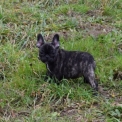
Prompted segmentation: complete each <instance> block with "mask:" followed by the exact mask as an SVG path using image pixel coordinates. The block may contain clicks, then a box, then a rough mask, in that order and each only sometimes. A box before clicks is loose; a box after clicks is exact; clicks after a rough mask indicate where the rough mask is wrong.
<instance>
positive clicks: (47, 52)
mask: <svg viewBox="0 0 122 122" xmlns="http://www.w3.org/2000/svg"><path fill="white" fill-rule="evenodd" d="M56 52H57V50H56V49H55V48H54V47H53V46H52V44H49V43H46V44H44V45H42V47H40V49H39V59H40V60H41V61H42V62H44V63H49V62H54V61H55V58H56V54H57V53H56Z"/></svg>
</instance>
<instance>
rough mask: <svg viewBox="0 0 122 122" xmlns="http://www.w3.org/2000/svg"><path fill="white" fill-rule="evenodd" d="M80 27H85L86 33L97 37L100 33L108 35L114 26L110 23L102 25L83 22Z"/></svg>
mask: <svg viewBox="0 0 122 122" xmlns="http://www.w3.org/2000/svg"><path fill="white" fill-rule="evenodd" d="M80 28H81V29H83V30H84V31H85V33H86V35H89V36H92V37H95V38H97V37H98V36H100V35H106V34H108V33H109V32H111V31H112V29H113V28H112V27H110V26H108V25H101V24H98V23H90V22H87V23H81V25H80Z"/></svg>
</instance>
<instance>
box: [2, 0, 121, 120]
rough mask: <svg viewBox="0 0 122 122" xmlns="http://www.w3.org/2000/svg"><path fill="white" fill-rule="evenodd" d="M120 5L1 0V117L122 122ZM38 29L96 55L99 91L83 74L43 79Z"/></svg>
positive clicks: (71, 47)
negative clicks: (94, 90) (94, 91)
mask: <svg viewBox="0 0 122 122" xmlns="http://www.w3.org/2000/svg"><path fill="white" fill-rule="evenodd" d="M121 9H122V3H121V0H116V1H115V0H110V1H108V0H101V1H97V0H95V1H93V0H91V1H88V0H86V1H84V0H70V1H69V0H66V1H65V0H64V1H61V0H59V1H58V2H57V1H56V0H47V1H46V2H45V1H39V0H35V1H27V0H23V1H19V0H18V1H16V0H6V1H5V0H1V1H0V30H1V31H0V120H1V121H2V122H13V121H15V122H18V121H23V122H26V121H27V122H34V121H36V122H43V121H44V122H45V121H46V122H50V121H52V122H55V121H56V122H57V121H58V122H69V121H70V122H74V121H79V122H80V121H82V122H84V121H87V122H92V121H93V122H94V121H100V122H104V121H105V122H121V121H122V119H121V118H122V103H121V101H122V74H121V73H122V52H120V51H119V50H120V49H118V48H119V46H118V45H120V44H121V43H122V40H121V39H122V20H121V18H122V14H121V13H122V12H121ZM38 33H42V34H43V35H44V37H45V39H46V40H48V41H51V37H52V36H53V35H54V34H55V33H59V35H60V45H61V47H62V48H64V49H66V50H80V51H87V52H89V53H91V54H92V55H93V56H94V58H95V60H96V64H97V68H96V78H97V80H98V83H99V95H98V96H93V95H92V90H91V87H90V86H89V85H88V84H85V83H84V82H83V79H82V78H79V79H75V80H66V79H63V81H62V83H61V84H60V85H57V84H55V83H54V82H53V81H52V82H51V83H48V82H45V81H44V76H45V72H46V66H45V65H44V64H43V63H42V62H40V61H39V60H38V58H37V57H38V49H37V48H36V46H35V44H36V35H37V34H38ZM119 73H120V74H119ZM115 74H117V77H115Z"/></svg>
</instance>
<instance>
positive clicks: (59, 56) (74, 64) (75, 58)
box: [36, 34, 98, 90]
mask: <svg viewBox="0 0 122 122" xmlns="http://www.w3.org/2000/svg"><path fill="white" fill-rule="evenodd" d="M36 46H37V47H38V48H39V59H40V60H41V61H42V62H43V63H45V64H46V66H47V75H48V76H49V77H51V78H54V77H55V78H56V79H57V80H58V81H60V80H62V79H63V78H65V79H74V78H78V77H81V76H83V77H84V81H85V82H87V83H90V85H91V86H92V88H93V89H95V90H98V84H97V82H96V80H95V73H94V71H95V61H94V58H93V56H92V55H91V54H89V53H87V52H80V51H66V50H63V49H60V48H59V46H60V44H59V35H58V34H55V35H54V37H53V40H52V42H51V43H46V42H45V41H44V39H43V37H42V35H41V34H38V36H37V44H36Z"/></svg>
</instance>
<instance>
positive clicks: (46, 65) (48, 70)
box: [46, 63, 52, 73]
mask: <svg viewBox="0 0 122 122" xmlns="http://www.w3.org/2000/svg"><path fill="white" fill-rule="evenodd" d="M46 66H47V69H48V71H49V72H50V73H52V72H51V71H50V68H49V66H48V64H47V63H46Z"/></svg>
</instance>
